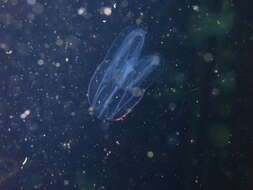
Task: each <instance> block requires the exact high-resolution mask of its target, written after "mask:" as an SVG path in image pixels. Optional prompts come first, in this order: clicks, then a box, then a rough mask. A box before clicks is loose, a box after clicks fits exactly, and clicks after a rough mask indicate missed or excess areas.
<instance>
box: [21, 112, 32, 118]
mask: <svg viewBox="0 0 253 190" xmlns="http://www.w3.org/2000/svg"><path fill="white" fill-rule="evenodd" d="M30 114H31V110H25V112H24V113H22V114H21V115H20V118H21V119H25V118H26V117H27V116H29V115H30Z"/></svg>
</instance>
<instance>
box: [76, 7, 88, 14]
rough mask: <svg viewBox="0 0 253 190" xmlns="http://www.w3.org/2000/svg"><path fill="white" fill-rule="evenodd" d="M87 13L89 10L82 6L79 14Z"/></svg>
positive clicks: (78, 11)
mask: <svg viewBox="0 0 253 190" xmlns="http://www.w3.org/2000/svg"><path fill="white" fill-rule="evenodd" d="M86 13H87V10H86V9H85V8H84V7H81V8H79V9H78V10H77V14H78V15H85V14H86Z"/></svg>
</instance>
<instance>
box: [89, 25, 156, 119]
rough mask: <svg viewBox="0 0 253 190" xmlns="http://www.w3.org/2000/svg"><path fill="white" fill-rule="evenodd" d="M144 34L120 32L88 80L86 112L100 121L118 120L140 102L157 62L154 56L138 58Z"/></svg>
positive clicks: (142, 32)
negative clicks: (87, 110) (87, 107)
mask: <svg viewBox="0 0 253 190" xmlns="http://www.w3.org/2000/svg"><path fill="white" fill-rule="evenodd" d="M145 36H146V32H145V31H144V30H143V29H141V28H136V29H134V30H131V31H130V32H128V33H125V32H124V33H122V34H120V35H119V37H118V38H116V39H115V40H114V42H113V44H112V46H111V48H110V49H109V50H108V52H107V54H106V56H105V58H104V60H103V61H102V63H101V64H100V65H99V66H98V67H97V69H96V71H95V72H94V74H93V76H92V77H91V80H90V83H89V88H88V94H87V95H88V101H89V104H90V109H89V110H90V112H92V113H93V114H95V115H96V116H97V118H99V119H102V120H110V121H111V120H121V119H123V118H124V117H125V116H126V115H127V114H128V113H130V112H131V111H132V109H133V108H134V107H135V106H136V105H137V104H138V103H139V102H140V100H141V99H142V97H143V95H144V92H145V90H146V89H147V88H148V86H149V84H150V82H151V80H152V77H153V76H152V74H153V73H155V71H156V70H157V67H158V66H159V63H160V57H159V55H158V54H154V55H149V56H143V57H142V56H141V51H142V49H143V46H144V41H145Z"/></svg>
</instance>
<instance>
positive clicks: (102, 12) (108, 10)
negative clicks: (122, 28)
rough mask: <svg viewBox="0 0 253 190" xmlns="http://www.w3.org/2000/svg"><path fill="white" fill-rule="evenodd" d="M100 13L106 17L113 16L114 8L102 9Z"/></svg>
mask: <svg viewBox="0 0 253 190" xmlns="http://www.w3.org/2000/svg"><path fill="white" fill-rule="evenodd" d="M100 13H101V14H103V15H106V16H110V15H111V14H112V8H111V7H102V8H101V10H100Z"/></svg>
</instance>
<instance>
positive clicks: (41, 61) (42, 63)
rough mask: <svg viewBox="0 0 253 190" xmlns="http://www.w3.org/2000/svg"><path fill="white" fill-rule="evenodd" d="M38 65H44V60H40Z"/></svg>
mask: <svg viewBox="0 0 253 190" xmlns="http://www.w3.org/2000/svg"><path fill="white" fill-rule="evenodd" d="M37 63H38V65H44V63H45V62H44V60H43V59H39V60H38V61H37Z"/></svg>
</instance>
